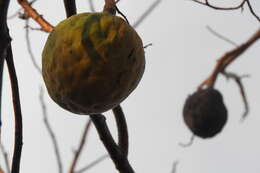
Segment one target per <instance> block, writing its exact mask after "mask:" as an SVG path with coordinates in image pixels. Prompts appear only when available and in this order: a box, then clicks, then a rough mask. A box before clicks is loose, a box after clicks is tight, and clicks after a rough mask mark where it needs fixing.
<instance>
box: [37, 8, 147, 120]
mask: <svg viewBox="0 0 260 173" xmlns="http://www.w3.org/2000/svg"><path fill="white" fill-rule="evenodd" d="M144 68H145V58H144V48H143V43H142V40H141V38H140V37H139V36H138V34H137V33H136V31H135V30H134V29H133V28H132V27H131V26H130V25H129V24H127V23H126V21H125V20H123V19H122V18H120V17H117V16H114V15H111V14H109V13H106V12H100V13H82V14H77V15H74V16H71V17H70V18H68V19H66V20H64V21H62V22H60V23H59V24H58V25H57V26H56V27H55V28H54V30H53V31H52V32H51V33H50V35H49V37H48V39H47V42H46V44H45V47H44V50H43V53H42V74H43V79H44V82H45V84H46V87H47V90H48V93H49V95H50V97H51V98H52V99H53V100H54V101H55V102H56V103H57V104H58V105H60V106H61V107H62V108H64V109H66V110H68V111H70V112H73V113H76V114H84V115H89V114H97V113H102V112H105V111H107V110H109V109H111V108H113V107H115V106H117V105H118V104H119V103H120V102H122V101H123V100H124V99H125V98H126V97H127V96H129V94H130V93H131V92H132V91H133V90H134V89H135V88H136V87H137V85H138V83H139V81H140V79H141V77H142V75H143V73H144Z"/></svg>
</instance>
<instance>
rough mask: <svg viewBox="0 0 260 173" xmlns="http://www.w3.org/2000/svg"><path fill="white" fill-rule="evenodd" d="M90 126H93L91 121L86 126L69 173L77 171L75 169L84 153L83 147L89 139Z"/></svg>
mask: <svg viewBox="0 0 260 173" xmlns="http://www.w3.org/2000/svg"><path fill="white" fill-rule="evenodd" d="M90 126H91V120H90V119H89V120H88V121H87V123H86V125H85V129H84V131H83V134H82V137H81V140H80V144H79V147H78V149H77V150H76V151H75V155H74V158H73V160H72V164H71V166H70V170H69V173H74V172H75V171H74V170H75V168H76V165H77V163H78V160H79V157H80V154H81V153H82V150H83V147H84V145H85V143H86V138H87V135H88V133H89V129H90Z"/></svg>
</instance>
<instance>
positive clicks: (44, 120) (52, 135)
mask: <svg viewBox="0 0 260 173" xmlns="http://www.w3.org/2000/svg"><path fill="white" fill-rule="evenodd" d="M43 95H44V90H43V88H42V87H41V88H40V95H39V99H40V103H41V107H42V114H43V122H44V124H45V127H46V129H47V131H48V133H49V135H50V137H51V141H52V144H53V147H54V152H55V156H56V160H57V163H58V170H59V173H63V164H62V161H61V156H60V151H59V145H58V142H57V139H56V136H55V134H54V132H53V130H52V128H51V125H50V122H49V120H48V113H47V110H46V105H45V102H44V98H43Z"/></svg>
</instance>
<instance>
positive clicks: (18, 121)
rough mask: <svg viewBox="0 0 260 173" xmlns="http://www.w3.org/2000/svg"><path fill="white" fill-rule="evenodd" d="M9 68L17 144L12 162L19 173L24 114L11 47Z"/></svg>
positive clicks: (15, 170)
mask: <svg viewBox="0 0 260 173" xmlns="http://www.w3.org/2000/svg"><path fill="white" fill-rule="evenodd" d="M6 62H7V67H8V71H9V77H10V81H11V88H12V97H13V107H14V115H15V116H14V119H15V144H14V152H13V161H12V171H11V172H12V173H19V171H20V160H21V154H22V145H23V122H22V112H21V105H20V96H19V87H18V81H17V76H16V71H15V67H14V61H13V53H12V48H11V45H10V46H9V47H8V49H7V56H6Z"/></svg>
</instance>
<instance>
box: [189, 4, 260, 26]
mask: <svg viewBox="0 0 260 173" xmlns="http://www.w3.org/2000/svg"><path fill="white" fill-rule="evenodd" d="M192 1H194V2H196V3H198V4H201V5H205V6H208V7H210V8H212V9H215V10H238V9H241V10H242V11H243V10H244V6H245V4H247V6H248V8H249V10H250V13H251V14H252V15H253V16H254V17H255V18H256V19H257V20H258V21H259V22H260V17H259V16H258V15H257V14H256V13H255V11H254V9H253V7H252V5H251V3H250V1H249V0H242V2H241V3H240V4H238V5H237V6H234V7H219V6H215V5H212V4H211V3H210V2H209V1H208V0H205V1H204V2H203V1H200V0H192Z"/></svg>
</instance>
